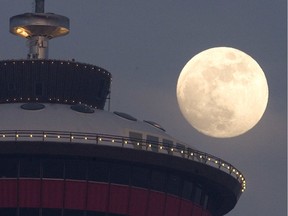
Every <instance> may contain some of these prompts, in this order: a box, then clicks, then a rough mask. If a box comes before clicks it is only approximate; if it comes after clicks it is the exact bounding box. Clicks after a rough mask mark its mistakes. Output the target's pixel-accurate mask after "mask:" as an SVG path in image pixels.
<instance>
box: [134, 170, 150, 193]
mask: <svg viewBox="0 0 288 216" xmlns="http://www.w3.org/2000/svg"><path fill="white" fill-rule="evenodd" d="M149 175H150V170H149V169H147V168H143V167H136V166H135V167H133V172H132V185H133V186H136V187H142V188H148V186H149Z"/></svg>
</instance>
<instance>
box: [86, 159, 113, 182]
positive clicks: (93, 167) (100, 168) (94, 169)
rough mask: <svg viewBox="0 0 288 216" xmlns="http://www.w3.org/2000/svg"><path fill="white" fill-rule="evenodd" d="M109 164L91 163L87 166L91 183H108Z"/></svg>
mask: <svg viewBox="0 0 288 216" xmlns="http://www.w3.org/2000/svg"><path fill="white" fill-rule="evenodd" d="M109 166H110V164H109V163H106V162H90V163H88V165H87V168H88V170H87V171H88V172H87V179H88V180H90V181H97V182H107V181H108V179H109Z"/></svg>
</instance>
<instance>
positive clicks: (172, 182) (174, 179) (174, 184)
mask: <svg viewBox="0 0 288 216" xmlns="http://www.w3.org/2000/svg"><path fill="white" fill-rule="evenodd" d="M180 184H181V178H180V177H179V176H178V175H174V174H169V177H168V181H167V193H170V194H174V195H177V196H178V195H179V190H180Z"/></svg>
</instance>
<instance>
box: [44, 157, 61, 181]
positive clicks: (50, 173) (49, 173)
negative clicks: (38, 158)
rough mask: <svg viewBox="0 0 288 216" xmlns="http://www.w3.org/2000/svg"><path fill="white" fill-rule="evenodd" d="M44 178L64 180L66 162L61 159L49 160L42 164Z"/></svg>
mask: <svg viewBox="0 0 288 216" xmlns="http://www.w3.org/2000/svg"><path fill="white" fill-rule="evenodd" d="M42 167H43V178H63V177H64V162H63V160H59V159H47V160H44V161H43V162H42Z"/></svg>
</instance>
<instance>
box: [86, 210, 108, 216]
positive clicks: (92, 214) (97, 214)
mask: <svg viewBox="0 0 288 216" xmlns="http://www.w3.org/2000/svg"><path fill="white" fill-rule="evenodd" d="M86 215H87V216H106V213H104V212H92V211H87V212H86Z"/></svg>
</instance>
